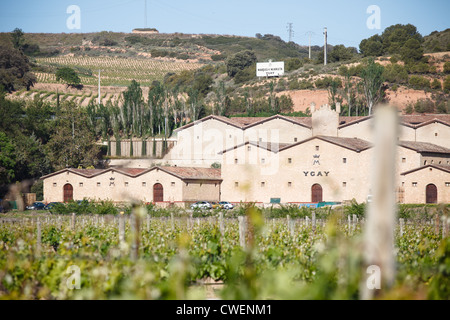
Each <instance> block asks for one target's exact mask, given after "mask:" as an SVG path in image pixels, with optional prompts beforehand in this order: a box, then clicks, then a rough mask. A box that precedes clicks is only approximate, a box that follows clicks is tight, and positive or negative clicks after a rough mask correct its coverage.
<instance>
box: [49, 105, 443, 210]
mask: <svg viewBox="0 0 450 320" xmlns="http://www.w3.org/2000/svg"><path fill="white" fill-rule="evenodd" d="M337 109H338V110H336V111H335V110H332V109H331V108H330V107H329V106H328V105H323V106H320V107H319V108H316V107H315V106H314V105H312V106H311V111H312V116H311V117H286V116H281V115H275V116H272V117H266V118H226V117H221V116H214V115H212V116H208V117H205V118H203V119H200V120H198V121H195V122H192V123H190V124H188V125H185V126H183V127H181V128H179V129H177V130H176V132H175V136H174V137H172V138H173V139H174V141H176V143H174V146H173V147H172V149H171V150H170V151H169V153H168V154H167V155H166V156H165V157H164V159H163V162H165V163H166V164H167V165H168V166H162V167H161V166H159V167H152V168H150V166H148V167H140V168H119V167H117V168H110V169H105V170H97V169H94V170H78V169H65V170H61V171H59V172H55V173H53V174H50V175H47V176H45V177H43V179H44V197H45V201H47V202H49V201H64V200H67V199H69V198H73V199H75V200H81V199H83V198H91V199H97V200H101V199H110V200H113V201H117V202H119V201H127V200H129V199H136V200H141V201H146V202H156V203H187V202H192V201H197V200H209V201H218V200H223V201H230V202H235V203H239V202H241V201H243V202H257V203H264V204H269V203H310V202H313V203H317V202H343V201H350V200H352V199H355V200H356V201H358V202H365V201H367V199H368V197H370V195H371V190H370V174H371V166H372V159H373V156H374V154H373V150H374V149H373V145H372V143H373V141H374V137H373V128H372V126H373V117H371V116H369V117H342V116H339V111H340V110H339V105H338V106H337ZM399 118H400V123H399V125H400V131H399V135H398V137H397V140H398V143H397V153H396V157H397V166H396V167H397V170H396V180H397V186H396V192H397V201H398V202H399V203H437V202H439V203H449V202H450V115H436V114H430V115H403V116H400V117H399ZM131 163H132V162H131ZM212 164H216V165H220V167H221V169H212V168H211V165H212ZM159 190H162V191H159Z"/></svg>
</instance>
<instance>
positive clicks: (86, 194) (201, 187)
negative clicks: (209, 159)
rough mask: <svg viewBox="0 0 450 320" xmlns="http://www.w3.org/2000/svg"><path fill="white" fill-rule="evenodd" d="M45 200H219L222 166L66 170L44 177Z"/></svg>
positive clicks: (178, 201)
mask: <svg viewBox="0 0 450 320" xmlns="http://www.w3.org/2000/svg"><path fill="white" fill-rule="evenodd" d="M42 179H43V181H44V201H45V202H67V201H70V200H83V199H90V200H93V201H100V200H111V201H113V202H129V201H143V202H153V203H158V204H160V205H164V204H166V205H167V204H177V205H184V203H191V202H195V201H197V200H196V199H197V198H198V195H202V199H204V200H208V201H219V199H220V186H221V182H222V179H221V177H220V170H219V169H209V168H181V167H153V168H150V169H133V168H121V169H117V168H111V169H104V170H103V169H63V170H60V171H58V172H55V173H52V174H49V175H47V176H44V177H42Z"/></svg>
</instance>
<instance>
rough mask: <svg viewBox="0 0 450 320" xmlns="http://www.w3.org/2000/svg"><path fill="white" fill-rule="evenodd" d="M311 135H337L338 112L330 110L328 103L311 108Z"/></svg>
mask: <svg viewBox="0 0 450 320" xmlns="http://www.w3.org/2000/svg"><path fill="white" fill-rule="evenodd" d="M311 118H312V119H311V120H312V127H313V128H312V135H313V136H332V137H337V135H338V126H339V114H338V113H337V112H336V111H334V110H331V107H330V106H329V105H326V104H325V105H322V106H320V108H317V109H316V108H314V109H312V113H311Z"/></svg>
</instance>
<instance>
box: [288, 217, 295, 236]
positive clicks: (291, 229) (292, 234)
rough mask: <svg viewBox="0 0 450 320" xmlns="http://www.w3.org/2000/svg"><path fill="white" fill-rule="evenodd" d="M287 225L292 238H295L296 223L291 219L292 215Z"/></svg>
mask: <svg viewBox="0 0 450 320" xmlns="http://www.w3.org/2000/svg"><path fill="white" fill-rule="evenodd" d="M287 225H288V228H289V233H290V234H291V237H293V236H294V221H293V220H292V219H291V216H290V215H287Z"/></svg>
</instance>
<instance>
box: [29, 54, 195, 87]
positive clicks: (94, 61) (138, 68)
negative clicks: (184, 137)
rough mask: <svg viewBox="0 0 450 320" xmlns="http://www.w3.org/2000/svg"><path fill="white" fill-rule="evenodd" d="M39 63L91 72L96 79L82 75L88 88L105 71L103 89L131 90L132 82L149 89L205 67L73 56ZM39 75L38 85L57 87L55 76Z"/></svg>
mask: <svg viewBox="0 0 450 320" xmlns="http://www.w3.org/2000/svg"><path fill="white" fill-rule="evenodd" d="M36 62H37V63H38V64H39V65H41V66H44V67H50V68H59V67H71V68H75V69H76V68H80V67H81V68H83V69H86V70H89V71H90V72H91V73H92V76H87V75H83V74H80V78H81V83H82V84H84V85H96V84H97V83H98V70H101V85H102V86H128V85H129V84H130V83H131V81H132V80H136V81H137V82H139V83H140V84H141V85H143V86H149V85H150V84H151V83H152V82H153V81H155V80H159V81H161V80H162V79H163V77H164V76H165V75H166V74H167V73H178V72H181V71H184V70H195V69H197V68H200V67H201V66H202V64H200V63H194V62H188V61H170V60H167V61H164V60H155V59H145V58H122V57H89V56H70V55H65V56H57V57H46V58H36ZM35 74H36V77H37V80H38V82H42V83H57V81H56V76H55V74H54V73H44V72H35Z"/></svg>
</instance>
